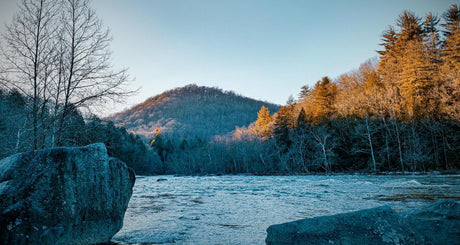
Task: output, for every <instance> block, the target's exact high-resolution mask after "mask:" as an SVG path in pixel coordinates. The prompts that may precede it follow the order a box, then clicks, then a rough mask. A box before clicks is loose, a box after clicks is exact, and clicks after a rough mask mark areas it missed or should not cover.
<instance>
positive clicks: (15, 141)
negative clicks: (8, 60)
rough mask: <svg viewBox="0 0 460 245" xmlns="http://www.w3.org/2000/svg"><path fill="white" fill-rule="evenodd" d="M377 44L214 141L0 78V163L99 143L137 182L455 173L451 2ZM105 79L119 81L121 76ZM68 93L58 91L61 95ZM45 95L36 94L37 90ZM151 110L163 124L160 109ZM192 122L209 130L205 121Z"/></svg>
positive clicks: (457, 22) (459, 108)
mask: <svg viewBox="0 0 460 245" xmlns="http://www.w3.org/2000/svg"><path fill="white" fill-rule="evenodd" d="M441 19H442V21H441ZM11 35H13V34H11ZM11 38H12V40H13V39H14V37H11ZM64 40H65V39H64ZM103 41H104V40H103ZM105 41H108V40H105ZM382 41H383V43H382V44H381V45H382V49H383V50H382V51H378V54H379V57H378V59H376V60H371V61H367V62H365V63H364V64H363V65H361V67H359V69H357V70H355V71H352V72H349V73H346V74H343V75H341V76H339V77H338V78H336V79H331V78H329V77H324V78H322V79H321V80H319V81H318V82H316V84H315V85H314V86H313V87H308V86H303V87H302V88H301V91H300V93H299V96H298V98H297V99H294V98H292V97H291V98H290V99H289V100H288V102H287V104H286V105H284V106H282V107H281V108H280V109H279V111H277V112H275V113H273V114H270V112H269V110H268V109H267V107H265V106H262V108H261V109H260V111H259V113H258V115H257V119H256V120H255V121H254V122H253V123H251V124H250V125H248V126H246V127H244V126H243V127H237V128H236V129H235V130H234V131H233V132H231V133H227V134H218V135H214V136H209V135H203V136H200V135H196V134H194V133H193V128H191V129H188V130H189V131H183V132H181V133H180V134H174V132H167V131H165V132H163V131H162V130H161V129H158V130H155V132H153V134H152V135H151V136H149V137H147V138H146V137H144V136H139V135H136V132H135V131H133V130H132V129H131V128H129V127H127V126H125V125H130V122H116V123H114V122H110V121H106V120H103V119H100V118H98V117H96V116H93V115H91V116H84V114H83V113H82V111H81V110H80V109H81V108H85V107H86V106H90V105H91V104H85V103H87V102H88V101H89V100H87V99H88V98H98V99H96V100H95V101H92V103H97V102H100V101H106V100H107V98H104V96H105V94H95V95H91V94H88V95H87V96H86V98H85V97H84V98H75V99H74V98H73V97H65V98H62V97H59V96H62V94H61V95H60V94H59V93H57V94H52V93H51V95H50V93H46V94H45V92H43V96H42V97H40V94H38V95H37V93H32V94H31V91H37V88H35V90H34V88H32V89H31V88H26V87H24V86H22V85H20V84H19V83H18V82H17V80H14V79H13V80H11V81H10V82H9V83H8V82H5V83H1V91H0V101H1V104H0V105H1V107H0V115H1V117H0V137H1V138H0V158H3V157H6V156H8V155H11V154H15V153H18V152H24V151H28V150H33V149H40V148H48V147H54V146H81V145H87V144H91V143H95V142H103V143H104V144H105V145H106V146H107V149H108V152H109V155H111V156H114V157H117V158H119V159H121V160H122V161H124V162H126V163H127V164H128V166H130V167H132V168H133V169H134V170H135V171H136V173H137V174H142V175H146V174H182V175H205V174H238V173H248V174H255V175H276V174H311V173H327V174H328V173H333V172H345V173H354V172H363V173H383V172H393V173H396V172H403V173H404V172H422V173H426V172H433V171H439V172H447V173H457V172H458V171H459V170H460V11H459V6H458V5H452V6H451V7H450V8H449V9H448V10H447V11H446V12H445V13H444V14H443V16H442V18H438V17H436V16H434V15H432V14H428V15H427V16H426V17H424V18H420V17H417V16H416V15H415V14H414V13H412V12H409V11H405V12H403V13H402V14H401V15H400V16H399V18H398V19H397V20H396V26H395V27H390V28H389V29H388V30H386V31H385V32H384V33H383V35H382ZM64 51H65V50H64ZM66 52H67V51H66ZM94 55H95V57H97V53H96V54H94ZM58 57H59V56H58ZM57 62H58V64H59V62H61V63H64V64H66V63H65V62H66V61H65V60H57ZM73 65H75V66H77V65H79V64H73ZM82 66H84V65H83V64H82ZM50 67H54V66H52V65H50ZM64 67H65V66H64ZM101 69H102V68H101ZM47 71H48V70H46V69H45V70H44V72H47ZM59 72H63V73H64V74H66V72H68V71H67V70H66V69H64V70H59ZM103 72H105V71H103ZM59 74H61V73H59ZM77 75H78V74H77ZM120 76H121V77H120ZM24 77H27V76H24ZM64 77H66V75H64ZM72 77H76V76H75V74H68V76H67V77H66V78H67V79H68V81H69V83H68V84H71V82H76V83H77V84H78V82H79V81H74V80H72V79H74V78H72ZM77 77H78V76H77ZM19 78H23V77H21V76H19ZM28 78H30V79H32V80H33V79H39V78H40V77H37V76H35V77H28ZM105 79H106V80H104V81H106V82H108V81H113V80H114V79H115V80H116V79H121V80H126V79H127V77H126V75H125V74H124V71H122V72H121V73H116V74H112V75H110V76H109V77H106V78H105ZM121 80H120V81H121ZM4 81H8V79H6V78H5V79H4ZM33 81H35V80H33ZM82 81H89V80H88V79H87V78H85V79H84V80H82ZM117 81H118V80H117ZM48 82H50V83H51V82H52V80H50V81H48ZM92 82H93V85H94V84H96V83H98V82H100V81H92ZM11 84H13V85H14V86H11ZM34 84H37V83H34ZM38 84H40V83H38ZM44 84H47V83H44ZM59 84H61V83H59ZM115 85H117V84H111V85H110V86H109V88H110V87H111V86H115ZM59 86H60V85H59ZM192 87H193V86H192ZM77 88H78V87H63V89H64V90H63V91H65V89H68V90H69V91H70V90H72V91H73V89H77ZM114 88H116V86H115V87H114ZM189 88H190V86H189ZM50 90H51V89H50V88H44V89H43V90H41V88H40V87H38V91H48V92H49V91H50ZM178 90H180V89H178ZM58 91H60V90H58ZM83 92H85V91H83ZM86 92H88V91H86ZM115 92H118V93H119V94H118V95H126V94H127V91H119V90H115V91H114V93H115ZM218 92H219V91H218ZM220 92H222V91H220ZM88 93H89V92H88ZM80 94H84V93H80ZM53 95H56V96H55V97H53ZM98 96H100V97H98ZM209 96H210V97H212V96H213V95H212V94H209ZM117 98H118V97H117ZM117 98H108V99H109V100H110V99H114V100H116V99H117ZM198 100H200V101H201V100H206V98H203V97H199V98H198ZM200 103H206V102H203V101H201V102H200ZM163 113H164V117H165V118H167V117H168V112H167V111H164V112H163ZM235 113H238V112H235ZM203 115H206V112H204V113H203ZM254 118H256V117H255V115H254ZM203 120H206V121H207V122H206V123H209V122H210V121H211V122H213V123H215V124H219V123H220V122H219V119H217V118H206V117H204V118H203ZM146 123H148V122H146ZM196 123H198V124H199V123H200V122H199V121H198V122H196ZM202 123H204V121H203V122H202ZM226 123H228V122H226ZM191 135H193V136H191Z"/></svg>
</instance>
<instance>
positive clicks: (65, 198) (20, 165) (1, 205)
mask: <svg viewBox="0 0 460 245" xmlns="http://www.w3.org/2000/svg"><path fill="white" fill-rule="evenodd" d="M134 181H135V177H134V172H133V171H132V170H131V169H129V168H128V167H127V166H126V164H125V163H123V162H121V161H120V160H118V159H115V158H111V157H109V156H108V155H107V149H106V147H105V145H104V144H102V143H99V144H92V145H88V146H86V147H75V148H69V147H61V148H52V149H45V150H39V151H32V152H27V153H21V154H17V155H13V156H10V157H7V158H5V159H3V160H1V161H0V244H93V243H103V242H108V241H109V240H110V239H111V238H112V237H113V235H115V233H116V232H117V231H119V230H120V229H121V227H122V225H123V217H124V214H125V211H126V208H127V206H128V202H129V199H130V197H131V194H132V188H133V185H134Z"/></svg>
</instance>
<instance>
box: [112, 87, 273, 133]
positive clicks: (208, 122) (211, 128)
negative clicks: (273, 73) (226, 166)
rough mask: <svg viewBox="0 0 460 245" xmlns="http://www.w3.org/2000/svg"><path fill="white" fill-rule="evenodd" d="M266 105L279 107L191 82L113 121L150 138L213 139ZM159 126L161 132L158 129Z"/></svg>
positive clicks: (246, 122)
mask: <svg viewBox="0 0 460 245" xmlns="http://www.w3.org/2000/svg"><path fill="white" fill-rule="evenodd" d="M262 105H265V106H267V107H269V108H270V109H271V110H273V111H275V110H278V108H279V106H277V105H274V104H271V103H268V102H262V101H258V100H254V99H251V98H247V97H243V96H240V95H237V94H235V93H234V92H231V91H223V90H221V89H218V88H210V87H204V86H197V85H195V84H191V85H187V86H185V87H182V88H176V89H172V90H169V91H166V92H164V93H162V94H160V95H157V96H154V97H152V98H150V99H148V100H146V101H144V102H143V103H141V104H139V105H136V106H134V107H133V108H131V109H128V110H126V111H123V112H121V113H117V114H115V115H114V116H112V117H109V118H108V119H109V120H112V121H113V122H115V123H116V124H119V125H124V127H125V128H126V129H127V130H129V131H131V130H132V132H134V133H135V134H138V135H143V136H145V137H147V138H151V137H153V136H155V134H156V133H158V130H159V132H161V134H163V135H165V134H168V135H174V137H176V138H194V137H200V138H209V137H211V136H214V135H222V134H227V133H230V132H232V131H233V130H235V126H238V127H242V126H248V125H249V124H250V123H251V122H253V121H254V120H255V119H256V117H257V111H258V110H259V109H260V107H261V106H262ZM156 129H157V131H155V130H156Z"/></svg>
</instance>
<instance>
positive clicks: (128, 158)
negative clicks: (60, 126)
mask: <svg viewBox="0 0 460 245" xmlns="http://www.w3.org/2000/svg"><path fill="white" fill-rule="evenodd" d="M29 100H30V98H29V97H27V96H25V95H22V94H21V93H20V92H18V91H17V90H12V91H5V90H0V159H2V158H4V157H7V156H9V155H12V154H15V153H19V152H24V151H30V150H32V149H34V145H33V137H34V135H33V134H32V131H33V129H32V127H31V125H32V123H31V122H30V119H29V117H28V115H29V114H30V113H31V111H30V110H31V108H30V107H29V106H28V105H29V104H30V103H31V102H30V101H29ZM51 117H52V115H50V114H45V115H43V118H44V120H50V118H51ZM64 128H65V131H64V132H63V139H64V141H63V142H62V145H64V146H84V145H88V144H92V143H97V142H102V143H104V144H105V145H106V146H107V151H108V154H109V155H110V156H112V157H116V158H119V159H121V160H122V161H124V162H126V163H127V164H128V166H130V167H131V168H133V169H134V170H135V171H136V173H137V174H159V173H162V168H161V164H160V163H161V161H160V159H159V157H158V155H157V154H156V153H155V152H154V151H153V150H152V149H150V147H148V145H146V144H145V141H144V140H143V139H141V138H140V136H138V135H135V134H133V133H129V132H127V131H126V129H125V128H123V127H116V126H115V125H114V124H113V123H112V122H110V121H104V120H101V119H100V118H98V117H97V116H89V117H86V118H84V117H83V115H82V114H81V113H80V111H79V110H78V109H75V108H74V109H73V110H72V111H70V112H69V113H68V116H67V117H66V120H65V122H64ZM44 130H45V129H42V128H39V134H47V133H49V132H45V131H44ZM44 138H46V139H48V140H49V139H50V138H51V135H46V137H44ZM46 144H49V143H46Z"/></svg>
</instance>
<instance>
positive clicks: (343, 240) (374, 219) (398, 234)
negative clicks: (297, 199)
mask: <svg viewBox="0 0 460 245" xmlns="http://www.w3.org/2000/svg"><path fill="white" fill-rule="evenodd" d="M459 215H460V210H459V205H458V202H455V201H440V202H438V203H435V204H434V205H432V206H430V207H428V208H427V209H424V210H417V211H411V212H407V213H397V212H395V211H393V210H392V209H391V208H390V207H388V206H383V207H378V208H373V209H366V210H361V211H357V212H351V213H344V214H338V215H333V216H323V217H316V218H311V219H303V220H298V221H294V222H289V223H284V224H279V225H272V226H270V227H269V228H268V229H267V233H268V234H267V238H266V240H265V241H266V243H267V244H271V245H274V244H459V243H460V233H459V227H460V219H459Z"/></svg>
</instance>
